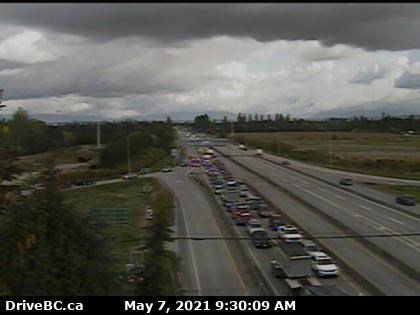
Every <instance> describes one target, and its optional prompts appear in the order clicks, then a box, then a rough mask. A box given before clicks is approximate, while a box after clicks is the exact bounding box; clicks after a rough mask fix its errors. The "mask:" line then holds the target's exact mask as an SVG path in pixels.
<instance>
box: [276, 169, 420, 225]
mask: <svg viewBox="0 0 420 315" xmlns="http://www.w3.org/2000/svg"><path fill="white" fill-rule="evenodd" d="M284 171H285V172H289V173H292V172H293V171H291V170H287V169H285V170H284ZM299 176H302V177H305V179H307V180H309V181H311V182H313V183H314V184H316V185H322V186H323V187H328V189H334V190H335V191H340V192H341V193H344V194H347V195H348V196H350V197H353V198H357V199H359V200H362V201H364V202H369V203H370V204H373V205H375V206H377V207H380V208H383V209H386V210H388V211H391V212H393V213H394V214H396V215H399V216H404V217H406V218H409V219H411V220H414V221H417V222H420V218H417V217H414V216H412V215H410V214H407V213H404V212H400V211H398V210H394V209H392V208H390V207H388V206H385V205H382V204H379V203H377V202H375V201H372V200H369V199H366V198H364V197H361V196H359V195H356V194H354V193H352V192H349V191H346V190H341V189H340V190H339V188H337V187H334V186H333V185H332V184H325V183H323V182H321V181H320V180H319V179H313V178H310V177H308V175H299ZM292 178H293V177H292ZM318 189H319V190H321V191H325V190H322V188H320V187H318ZM369 210H371V209H369Z"/></svg>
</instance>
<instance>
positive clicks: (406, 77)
mask: <svg viewBox="0 0 420 315" xmlns="http://www.w3.org/2000/svg"><path fill="white" fill-rule="evenodd" d="M394 86H395V87H396V88H403V89H420V74H411V73H408V72H405V73H403V74H402V75H401V76H400V77H399V78H397V79H396V80H395V85H394Z"/></svg>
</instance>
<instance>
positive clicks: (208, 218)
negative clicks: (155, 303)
mask: <svg viewBox="0 0 420 315" xmlns="http://www.w3.org/2000/svg"><path fill="white" fill-rule="evenodd" d="M187 171H188V169H187V168H175V169H174V171H173V172H172V173H166V174H159V175H158V176H159V177H160V178H161V179H162V180H164V181H165V183H166V184H167V185H168V186H169V188H170V189H171V190H172V191H173V193H174V194H175V195H176V197H177V200H178V204H179V207H178V208H177V211H176V222H177V223H176V225H177V234H178V236H186V235H188V236H196V237H205V236H209V237H215V236H221V234H222V233H221V229H220V227H219V225H218V223H217V221H216V219H215V217H214V215H213V211H212V209H211V208H210V206H209V204H208V202H207V200H206V197H205V195H204V194H203V192H202V191H201V190H200V188H199V187H198V185H197V184H196V183H195V182H193V181H192V180H191V179H190V178H188V177H187ZM175 246H176V248H177V252H178V254H179V255H180V256H181V259H182V260H181V282H182V287H183V292H184V294H185V295H188V296H193V295H218V296H226V295H229V296H233V295H239V296H244V295H256V294H257V292H255V291H253V289H252V284H249V281H247V280H245V279H244V276H243V275H242V274H241V272H240V270H239V268H238V263H240V261H239V259H238V258H237V257H234V256H233V255H232V253H231V252H230V250H229V248H228V246H227V244H226V242H225V241H224V240H205V241H195V240H178V241H176V244H175Z"/></svg>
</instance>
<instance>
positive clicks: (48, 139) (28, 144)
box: [0, 108, 172, 155]
mask: <svg viewBox="0 0 420 315" xmlns="http://www.w3.org/2000/svg"><path fill="white" fill-rule="evenodd" d="M171 125H172V120H171V119H170V117H168V118H167V120H166V122H139V121H134V120H125V121H115V122H101V126H100V128H101V143H102V144H108V143H113V142H117V141H119V140H121V139H122V138H124V137H126V136H127V135H128V134H129V133H131V132H133V131H137V130H143V129H144V130H146V129H148V130H151V133H154V134H159V133H160V131H161V128H164V127H162V126H165V128H168V126H171ZM165 137H168V135H167V134H166V132H165V134H164V136H163V137H160V140H158V141H161V142H160V143H166V140H165V139H164V138H165ZM0 141H1V142H0V143H1V144H2V146H3V145H6V144H7V145H10V146H13V147H14V149H15V150H16V152H17V153H18V154H19V155H27V154H37V153H42V152H45V151H48V150H51V149H55V148H58V147H64V146H73V145H81V144H95V143H96V141H97V124H96V123H95V122H91V123H83V122H72V123H65V124H60V125H58V124H54V125H48V124H47V123H45V122H43V121H40V120H37V119H32V118H31V117H30V116H29V114H28V112H27V111H25V110H23V109H21V108H19V109H18V110H17V111H16V112H15V113H14V114H13V116H12V118H11V119H10V120H4V119H3V120H0Z"/></svg>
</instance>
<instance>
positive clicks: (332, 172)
mask: <svg viewBox="0 0 420 315" xmlns="http://www.w3.org/2000/svg"><path fill="white" fill-rule="evenodd" d="M229 147H230V148H233V149H236V147H233V146H232V145H229ZM248 152H249V151H248ZM264 157H265V158H268V159H272V160H274V161H284V160H285V159H286V158H284V157H281V156H280V157H279V156H275V155H271V154H265V155H264ZM287 160H288V161H290V162H291V164H293V166H296V167H298V168H299V169H301V170H304V171H307V172H317V173H318V174H320V175H322V176H334V177H336V178H343V177H351V178H353V179H355V180H357V181H360V182H371V183H377V184H387V185H410V186H420V180H415V179H403V178H393V177H385V176H377V175H369V174H362V173H355V172H349V171H343V170H337V169H332V168H327V167H322V166H318V165H313V164H309V163H305V162H301V161H297V160H292V159H289V158H287Z"/></svg>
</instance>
